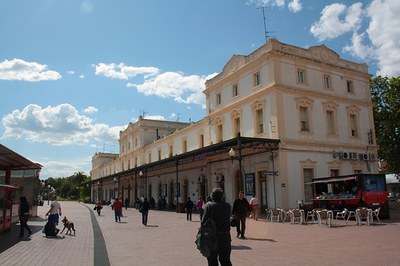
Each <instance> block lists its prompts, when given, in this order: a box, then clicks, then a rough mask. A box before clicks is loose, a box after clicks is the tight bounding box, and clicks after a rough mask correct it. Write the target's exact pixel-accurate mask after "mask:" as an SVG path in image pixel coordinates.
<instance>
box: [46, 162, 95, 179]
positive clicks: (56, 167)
mask: <svg viewBox="0 0 400 266" xmlns="http://www.w3.org/2000/svg"><path fill="white" fill-rule="evenodd" d="M90 162H91V158H82V159H81V160H76V161H68V160H63V161H62V162H61V161H51V160H50V161H38V163H40V164H41V165H43V168H42V170H41V171H40V177H41V178H42V179H43V178H49V177H67V176H71V175H73V174H75V173H76V172H78V171H79V172H82V169H84V171H83V172H84V173H86V174H87V175H89V172H90V170H91V163H90ZM77 169H79V170H77Z"/></svg>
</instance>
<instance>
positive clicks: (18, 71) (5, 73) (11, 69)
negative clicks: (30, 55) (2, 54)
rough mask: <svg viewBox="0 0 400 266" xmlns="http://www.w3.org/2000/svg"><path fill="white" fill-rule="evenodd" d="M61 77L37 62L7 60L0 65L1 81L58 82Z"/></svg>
mask: <svg viewBox="0 0 400 266" xmlns="http://www.w3.org/2000/svg"><path fill="white" fill-rule="evenodd" d="M60 78H61V75H60V74H59V73H57V72H56V71H53V70H47V65H41V64H39V63H36V62H26V61H24V60H22V59H16V58H14V59H13V60H11V61H9V60H5V61H3V62H1V63H0V80H22V81H31V82H38V81H43V80H57V79H60Z"/></svg>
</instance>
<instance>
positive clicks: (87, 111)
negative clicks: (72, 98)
mask: <svg viewBox="0 0 400 266" xmlns="http://www.w3.org/2000/svg"><path fill="white" fill-rule="evenodd" d="M98 111H99V110H98V109H97V108H96V107H93V106H89V107H87V108H86V109H85V110H83V112H84V113H86V114H93V113H97V112H98Z"/></svg>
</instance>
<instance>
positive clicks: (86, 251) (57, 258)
mask: <svg viewBox="0 0 400 266" xmlns="http://www.w3.org/2000/svg"><path fill="white" fill-rule="evenodd" d="M61 204H62V208H63V215H66V216H67V217H68V218H69V219H70V220H73V221H74V222H75V227H76V228H75V229H76V236H70V235H64V234H62V235H59V236H58V237H57V238H46V237H44V236H43V234H42V233H41V229H42V228H43V226H44V224H45V220H44V218H45V217H44V214H45V212H46V211H47V210H48V206H47V205H46V204H45V205H44V206H43V207H39V210H38V215H39V217H36V218H34V219H33V220H31V221H30V222H29V225H30V226H31V228H32V229H33V230H34V232H35V233H34V234H33V235H32V236H31V238H30V239H29V238H24V239H22V240H20V239H18V238H17V234H18V230H19V226H18V225H16V226H13V229H12V230H11V231H10V232H6V233H3V234H0V252H1V253H0V265H21V266H23V265H31V266H33V265H96V266H97V265H114V266H120V265H121V266H124V265H167V266H168V265H171V266H172V265H207V262H206V259H205V258H204V257H202V256H201V254H200V253H199V251H198V250H197V249H196V246H195V244H194V238H195V234H196V232H197V228H198V226H199V224H200V223H199V217H198V215H196V214H194V215H193V221H192V222H188V221H186V215H185V214H184V213H175V212H168V211H152V210H151V211H150V213H149V221H148V226H147V227H145V226H143V225H142V224H141V214H140V213H139V212H138V211H137V210H135V209H133V208H129V209H128V210H125V209H124V210H123V215H124V216H123V217H122V220H121V222H120V223H116V222H115V220H114V215H113V212H112V210H111V208H109V207H108V206H105V207H104V208H103V211H102V215H101V216H97V214H95V217H96V220H97V223H98V225H99V227H100V229H101V232H102V235H103V238H104V243H105V247H106V250H107V252H106V254H100V253H101V248H98V246H99V245H98V244H99V243H98V242H99V241H101V239H100V240H99V238H98V237H96V238H95V237H94V233H93V232H95V233H97V231H93V226H92V220H91V213H92V214H93V213H94V211H93V210H92V209H93V205H90V204H88V205H85V204H82V203H77V202H61ZM64 233H65V232H64ZM231 234H232V255H231V259H232V263H233V265H400V253H399V252H398V247H399V246H400V210H393V211H392V212H391V219H390V220H382V223H381V224H376V223H375V224H374V225H372V226H366V225H365V222H364V223H363V225H362V226H357V225H356V222H355V221H354V220H353V221H349V223H348V225H346V224H345V223H344V222H342V221H339V222H337V223H336V224H335V225H334V226H333V227H331V228H328V227H327V226H324V225H323V226H321V227H319V226H318V224H307V225H299V224H290V223H288V222H286V223H275V222H273V223H271V222H266V221H265V219H260V220H259V221H254V220H252V219H248V220H247V233H246V235H247V239H244V240H243V239H237V238H236V237H235V235H236V232H235V229H234V228H233V230H231ZM94 239H96V241H97V243H94ZM107 257H108V261H107V259H106V258H107ZM95 258H98V260H95ZM94 261H97V262H96V263H95V262H94ZM108 262H109V264H108Z"/></svg>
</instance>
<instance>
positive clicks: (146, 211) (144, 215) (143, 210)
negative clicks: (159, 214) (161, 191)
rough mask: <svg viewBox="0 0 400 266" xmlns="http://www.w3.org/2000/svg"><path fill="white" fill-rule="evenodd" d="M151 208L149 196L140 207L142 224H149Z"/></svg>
mask: <svg viewBox="0 0 400 266" xmlns="http://www.w3.org/2000/svg"><path fill="white" fill-rule="evenodd" d="M149 209H150V203H149V201H148V200H147V198H143V202H142V206H141V207H140V209H139V212H141V213H142V224H143V225H145V226H146V225H147V218H148V216H149Z"/></svg>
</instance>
